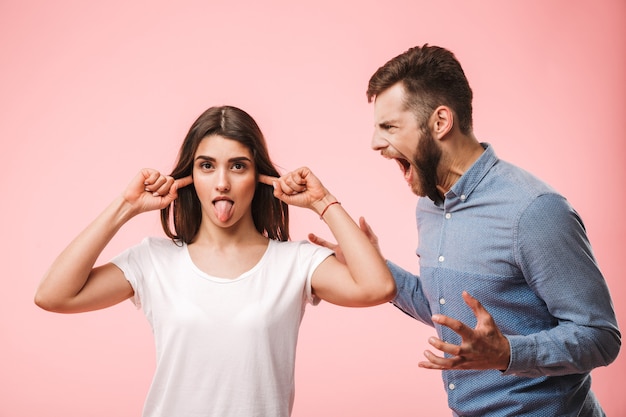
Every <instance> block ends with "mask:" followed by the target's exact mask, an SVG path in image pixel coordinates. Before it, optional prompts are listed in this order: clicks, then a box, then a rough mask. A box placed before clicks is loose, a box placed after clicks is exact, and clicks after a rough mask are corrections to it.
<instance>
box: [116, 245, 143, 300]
mask: <svg viewBox="0 0 626 417" xmlns="http://www.w3.org/2000/svg"><path fill="white" fill-rule="evenodd" d="M147 250H148V238H146V239H144V240H143V241H142V242H141V243H140V244H138V245H135V246H132V247H130V248H128V249H126V250H125V251H123V252H122V253H120V254H119V255H117V256H115V257H114V258H113V259H112V260H111V263H113V264H114V265H116V266H117V267H118V268H120V269H121V270H122V272H123V273H124V277H126V280H127V281H128V282H129V283H130V285H131V287H133V290H134V292H135V295H134V296H133V297H132V298H131V301H132V302H133V304H134V305H135V306H136V307H137V308H138V309H139V308H141V307H142V305H143V303H142V300H143V299H144V285H143V276H144V275H143V268H142V265H143V264H144V262H143V261H144V260H145V258H146V256H147Z"/></svg>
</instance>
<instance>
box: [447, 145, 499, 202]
mask: <svg viewBox="0 0 626 417" xmlns="http://www.w3.org/2000/svg"><path fill="white" fill-rule="evenodd" d="M481 146H482V147H483V148H484V149H485V152H483V153H482V155H480V157H479V158H478V159H477V160H476V161H475V162H474V163H473V164H472V166H471V167H470V168H469V169H468V170H467V171H465V173H464V174H463V175H462V176H461V178H459V179H458V181H457V182H456V183H455V184H454V185H453V186H452V188H450V190H449V191H448V192H447V193H446V195H445V199H446V201H453V200H455V199H456V198H459V199H461V201H465V200H467V199H468V198H469V196H470V194H472V191H474V188H476V186H477V185H478V184H479V183H480V182H481V181H482V179H483V178H484V177H485V175H487V173H488V172H489V170H490V169H491V168H492V167H493V166H494V165H495V164H496V163H497V162H498V156H497V155H496V153H495V151H494V150H493V147H492V146H491V145H490V144H488V143H481Z"/></svg>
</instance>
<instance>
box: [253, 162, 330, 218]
mask: <svg viewBox="0 0 626 417" xmlns="http://www.w3.org/2000/svg"><path fill="white" fill-rule="evenodd" d="M259 182H262V183H264V184H268V185H272V186H273V187H274V197H276V198H278V199H279V200H282V201H284V202H285V203H287V204H289V205H293V206H298V207H305V208H310V209H312V210H314V211H315V212H317V214H321V213H322V211H323V210H324V208H325V207H326V206H327V205H328V204H329V203H331V202H333V201H336V199H335V198H334V197H333V196H332V195H331V194H330V193H329V192H328V190H327V189H326V188H325V187H324V185H322V183H321V182H320V180H319V179H318V178H317V177H316V176H315V175H314V174H313V172H312V171H311V170H310V169H309V168H307V167H302V168H298V169H296V170H294V171H292V172H289V173H287V174H285V175H283V176H281V177H280V178H276V177H270V176H267V175H259Z"/></svg>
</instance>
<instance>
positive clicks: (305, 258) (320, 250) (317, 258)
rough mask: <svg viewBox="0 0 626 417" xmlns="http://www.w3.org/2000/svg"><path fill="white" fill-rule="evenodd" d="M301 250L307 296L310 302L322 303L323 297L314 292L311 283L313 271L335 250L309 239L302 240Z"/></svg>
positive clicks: (300, 255) (313, 303)
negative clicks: (313, 242)
mask: <svg viewBox="0 0 626 417" xmlns="http://www.w3.org/2000/svg"><path fill="white" fill-rule="evenodd" d="M299 251H300V254H299V258H300V260H301V261H300V264H301V265H302V266H303V267H304V268H305V271H304V272H305V274H306V286H305V297H306V300H307V302H308V303H309V304H311V305H314V306H316V305H318V304H319V303H320V301H321V299H320V298H319V297H317V296H316V295H315V294H314V293H313V286H312V285H311V279H312V278H313V272H315V270H316V269H317V267H318V266H319V265H320V264H321V263H322V262H323V261H324V260H325V259H326V258H328V257H329V256H331V255H334V254H335V252H334V251H332V250H330V249H328V248H326V247H324V246H318V245H314V244H312V243H310V242H308V241H301V242H300V247H299Z"/></svg>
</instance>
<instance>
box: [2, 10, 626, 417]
mask: <svg viewBox="0 0 626 417" xmlns="http://www.w3.org/2000/svg"><path fill="white" fill-rule="evenodd" d="M262 3H263V2H256V1H248V2H241V1H222V2H210V1H195V2H193V1H187V0H183V1H176V2H172V1H161V0H158V1H154V0H152V1H126V0H125V1H121V0H108V1H102V2H85V1H79V0H73V1H72V0H57V1H43V0H26V1H18V0H4V1H2V2H1V3H0V56H1V60H2V61H1V65H2V66H1V68H2V76H1V77H0V112H1V116H0V137H1V138H2V143H3V145H4V146H3V147H4V151H3V152H1V153H0V163H1V165H0V166H2V168H3V170H4V172H5V180H4V181H3V187H2V196H3V203H2V208H1V210H2V213H1V218H2V220H3V239H2V242H1V243H0V244H1V245H2V250H1V251H0V253H2V255H1V256H2V265H3V267H4V272H3V274H2V289H3V290H2V291H0V374H1V377H0V384H2V386H1V387H0V388H1V389H0V416H2V417H8V416H11V417H12V416H39V415H50V416H103V417H104V416H106V417H109V416H138V415H139V414H140V411H141V408H142V404H143V401H144V396H145V394H146V391H147V389H148V384H149V382H150V379H151V376H152V371H153V362H154V349H153V345H152V337H151V333H150V329H149V326H148V324H147V322H146V320H145V318H144V317H143V314H142V313H141V312H140V311H136V310H135V309H134V308H133V306H132V305H131V303H130V302H124V303H122V304H120V305H118V306H115V307H113V308H111V309H108V310H104V311H99V312H94V313H89V314H83V315H73V316H64V315H56V314H51V313H46V312H44V311H41V310H39V309H37V308H36V307H35V305H34V304H33V302H32V298H33V294H34V291H35V288H36V286H37V283H38V281H39V279H40V278H41V276H42V275H43V273H44V271H45V270H46V268H47V266H48V265H49V264H50V263H51V262H52V260H53V259H54V257H55V256H56V255H57V253H59V252H60V251H61V249H62V248H63V247H64V246H65V245H66V244H67V243H68V242H69V240H70V239H71V238H72V237H73V236H74V235H75V234H76V233H78V232H79V231H80V230H81V229H82V228H83V227H84V226H85V225H86V224H87V223H88V222H89V221H90V220H91V219H92V218H94V217H95V216H96V215H97V214H98V213H99V212H100V210H101V209H103V208H104V206H105V205H106V204H108V203H109V202H110V201H111V200H112V199H113V198H114V196H116V195H117V194H118V193H119V192H121V190H122V189H123V188H124V187H125V186H126V184H127V183H128V181H129V180H130V179H131V177H132V176H133V175H134V174H135V173H136V172H137V170H138V169H140V168H142V167H144V166H150V167H155V168H158V169H162V170H164V171H169V170H170V168H171V167H172V164H173V162H174V158H175V156H176V152H177V150H178V146H179V144H180V142H181V141H182V138H183V136H184V135H185V133H186V131H187V129H188V127H189V125H190V124H191V123H192V121H193V120H194V119H195V118H196V117H197V116H198V115H199V114H200V112H202V111H203V110H204V109H205V108H207V107H209V106H212V105H220V104H233V105H236V106H240V107H242V108H243V109H245V110H247V111H249V112H250V113H251V114H252V115H253V117H255V118H256V120H257V121H258V122H259V124H260V126H261V128H262V129H263V131H264V132H265V134H266V136H267V138H268V141H269V146H270V152H271V153H272V155H273V158H274V160H275V162H276V163H277V164H279V165H280V166H281V167H283V168H284V169H292V168H296V167H298V166H301V165H308V166H310V167H311V168H312V169H313V170H314V172H316V173H317V174H318V175H319V176H320V177H321V178H322V180H323V181H324V183H325V185H326V186H327V187H328V188H329V189H330V190H331V191H332V192H333V193H334V194H335V195H336V196H337V197H338V198H339V199H340V200H341V201H342V202H343V205H344V207H345V208H346V209H347V210H348V211H349V212H350V213H351V214H352V215H353V217H355V218H356V217H358V216H360V215H364V216H365V217H366V218H367V219H368V220H369V222H370V223H371V225H372V226H373V228H374V229H375V231H376V232H377V234H378V236H379V238H380V242H381V246H382V248H383V251H384V254H385V255H386V256H387V257H389V258H391V259H393V260H395V261H396V262H397V263H399V264H400V265H403V266H404V267H406V268H407V269H409V270H413V271H417V267H416V259H415V256H414V248H415V244H416V243H415V242H416V232H415V226H414V218H413V212H414V203H415V197H414V196H413V195H412V194H411V193H410V192H409V190H408V188H407V187H406V185H405V184H404V181H403V180H402V178H401V174H400V172H399V171H398V169H397V167H396V166H395V164H394V163H393V162H389V161H385V160H383V159H382V158H381V157H380V156H378V155H377V154H376V153H375V152H373V151H371V150H370V149H369V141H370V137H371V132H372V110H373V109H372V106H371V105H369V104H368V103H367V101H366V99H365V89H366V85H367V81H368V79H369V77H370V75H371V74H372V73H373V72H374V71H375V70H376V69H377V68H378V67H379V66H380V65H382V64H383V63H384V62H386V61H387V60H388V59H390V58H392V57H393V56H395V55H397V54H399V53H401V52H403V51H405V50H406V49H408V48H409V47H411V46H414V45H418V44H423V43H426V42H429V43H431V44H437V45H441V46H445V47H447V48H449V49H451V50H452V51H454V52H455V53H456V55H457V57H458V58H459V60H460V61H461V63H462V64H463V66H464V68H465V70H466V74H467V76H468V78H469V80H470V84H471V85H472V87H473V89H474V93H475V113H474V121H475V123H474V125H475V133H476V135H477V137H478V138H479V139H481V140H483V141H488V142H491V143H492V144H493V145H494V147H495V149H496V151H497V153H498V154H499V156H500V157H502V158H503V159H507V160H509V161H511V162H513V163H515V164H518V165H521V166H523V167H524V168H527V169H528V170H530V171H532V172H534V173H535V174H537V175H539V176H540V177H542V178H543V179H545V180H546V181H547V182H549V183H550V184H552V185H553V186H554V187H555V188H556V189H558V190H559V191H561V192H562V193H563V194H564V195H566V196H567V197H568V198H569V200H570V201H571V202H572V203H573V204H574V206H575V207H576V208H577V210H578V211H579V212H580V214H581V215H582V217H583V219H584V221H585V224H586V226H587V230H588V233H589V236H590V239H591V242H592V244H593V245H594V248H595V253H596V255H597V258H598V260H599V263H600V265H601V267H602V269H603V271H604V272H605V274H606V279H607V281H608V284H609V287H610V289H611V291H612V294H613V297H614V302H615V308H616V310H617V314H618V318H619V320H620V322H621V324H622V325H624V324H625V323H626V304H625V297H626V284H625V283H624V279H623V276H624V275H623V264H624V260H623V259H622V256H624V244H623V237H624V234H625V233H626V216H624V215H623V214H620V211H619V210H621V208H622V207H624V204H626V200H625V197H624V186H625V185H626V184H625V179H626V175H625V174H626V172H625V171H626V168H625V164H624V162H625V155H626V152H625V150H626V149H625V148H626V146H625V143H626V141H625V138H624V131H625V128H626V117H625V116H624V115H625V114H626V99H625V97H626V95H625V93H626V77H625V76H624V74H626V33H625V32H626V29H625V28H626V26H625V23H626V3H625V2H624V1H622V0H615V1H609V0H601V1H594V2H591V1H577V0H560V1H543V0H533V1H528V0H523V1H521V0H520V1H507V2H502V1H499V0H498V1H496V0H494V1H471V2H470V1H458V0H457V1H455V0H449V1H446V2H434V1H421V0H419V1H418V0H411V1H407V0H405V1H401V0H385V1H378V2H377V1H371V0H364V1H358V2H356V1H354V2H341V1H336V0H333V1H330V0H320V1H316V2H293V1H286V0H276V1H270V2H266V4H262ZM444 5H445V6H444ZM292 217H293V222H292V237H293V239H304V238H306V233H307V232H316V233H319V234H321V235H323V236H324V237H330V236H329V233H328V232H327V230H326V228H325V226H324V224H323V223H322V222H320V221H319V219H318V218H317V217H316V216H315V215H314V214H313V213H312V212H308V211H304V210H302V209H293V210H292ZM147 234H158V235H160V234H161V231H160V228H159V223H158V215H157V214H156V213H155V214H154V215H150V214H149V215H144V216H143V217H142V218H139V219H136V220H135V221H134V222H133V223H132V224H130V225H128V227H126V228H125V229H123V231H122V232H121V233H120V234H119V235H118V236H117V237H116V238H115V239H114V240H113V242H112V243H111V245H110V247H109V248H108V249H107V250H106V251H105V253H104V254H103V256H102V260H103V261H106V260H108V259H109V258H110V257H111V256H112V255H114V254H116V253H118V252H119V251H120V250H122V249H123V248H125V247H127V246H128V245H131V244H134V243H136V242H138V241H139V240H140V239H141V238H142V237H143V236H144V235H147ZM620 265H621V267H620ZM573 302H575V300H573ZM432 334H433V331H432V329H430V328H428V327H426V326H424V325H421V324H419V323H418V322H416V321H414V320H412V319H410V318H408V317H407V316H404V315H403V314H402V313H400V312H399V311H397V310H396V309H395V308H393V307H392V306H391V305H383V306H379V307H375V308H370V309H355V310H351V309H346V308H339V307H334V306H331V305H328V304H323V305H320V306H319V307H317V308H310V309H308V311H307V314H306V316H305V319H304V322H303V324H302V329H301V338H300V343H299V347H298V363H297V381H296V385H297V394H296V403H295V409H294V415H295V416H296V417H304V416H313V415H323V416H379V415H397V416H408V415H413V416H417V415H428V416H434V415H437V416H439V415H449V411H448V409H447V406H446V399H445V393H444V390H443V387H442V383H441V381H440V375H439V373H438V372H433V371H427V370H422V369H418V368H417V362H418V361H419V360H421V358H422V353H421V352H422V351H423V350H424V349H426V348H427V344H426V339H427V338H428V337H429V336H430V335H432ZM625 372H626V360H625V359H624V354H622V355H621V356H620V357H619V358H618V359H617V361H616V362H615V363H614V364H613V365H611V366H610V367H608V368H602V369H597V370H595V371H594V372H593V376H594V383H593V388H594V390H595V392H596V394H597V396H598V397H599V398H600V400H601V402H602V403H603V406H604V408H605V410H606V412H607V414H608V415H609V416H619V415H624V413H626V396H624V394H623V392H624V391H623V384H622V383H621V382H620V381H621V380H623V377H624V373H625Z"/></svg>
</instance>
